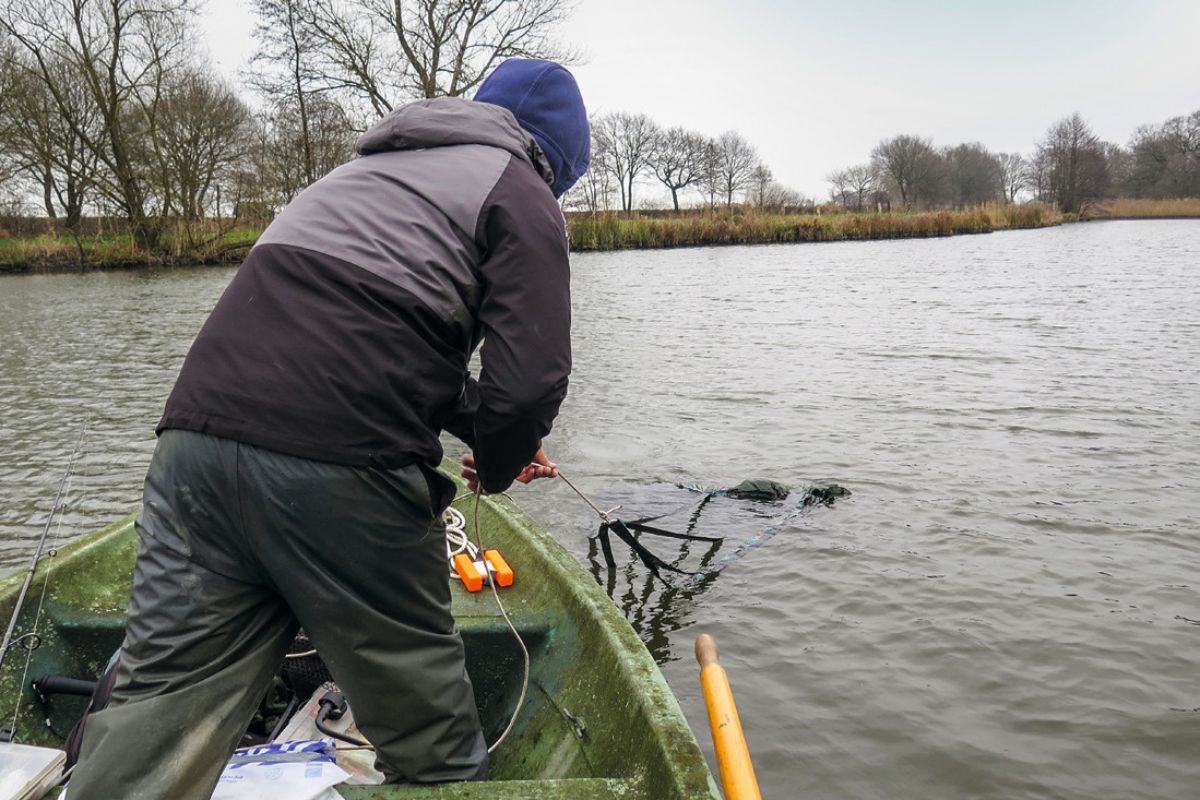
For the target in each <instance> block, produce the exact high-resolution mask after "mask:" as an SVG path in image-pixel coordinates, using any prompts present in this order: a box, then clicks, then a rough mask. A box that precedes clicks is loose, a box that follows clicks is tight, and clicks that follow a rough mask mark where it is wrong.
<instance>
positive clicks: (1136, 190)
mask: <svg viewBox="0 0 1200 800" xmlns="http://www.w3.org/2000/svg"><path fill="white" fill-rule="evenodd" d="M829 184H830V198H831V200H832V201H833V202H835V203H837V204H839V205H841V206H843V207H844V208H846V209H851V210H856V211H863V210H878V209H890V208H892V207H893V206H899V207H901V208H904V209H912V208H937V207H946V206H951V207H963V206H971V205H978V204H981V203H989V202H1002V203H1014V202H1018V201H1019V200H1021V199H1032V200H1037V201H1040V202H1044V203H1049V204H1052V205H1055V206H1057V207H1058V208H1059V209H1061V210H1062V211H1064V212H1067V213H1074V214H1078V213H1081V212H1083V211H1085V210H1086V209H1087V208H1088V206H1090V205H1092V204H1095V203H1096V202H1098V201H1101V200H1104V199H1107V198H1115V197H1135V198H1151V199H1168V198H1182V197H1200V111H1196V112H1193V113H1192V114H1190V115H1188V116H1179V117H1172V118H1171V119H1169V120H1167V121H1166V122H1163V123H1161V124H1157V125H1143V126H1141V127H1139V128H1138V129H1137V130H1136V131H1134V134H1133V136H1132V137H1131V139H1130V141H1129V143H1128V145H1126V146H1124V147H1122V146H1120V145H1116V144H1113V143H1111V142H1105V141H1102V140H1101V139H1100V137H1099V136H1097V135H1096V133H1095V132H1094V131H1093V130H1092V128H1091V126H1089V125H1088V123H1087V122H1086V121H1085V120H1084V119H1083V117H1081V116H1080V115H1079V114H1072V115H1071V116H1068V117H1064V118H1063V119H1060V120H1059V121H1057V122H1055V123H1054V124H1053V125H1051V126H1050V128H1049V129H1048V130H1047V131H1046V133H1045V135H1044V136H1043V137H1042V139H1041V140H1040V141H1038V142H1037V144H1036V145H1035V147H1034V149H1033V151H1032V152H1031V153H1029V154H1021V153H993V152H990V151H989V150H988V149H987V148H986V147H984V146H983V145H982V144H979V143H977V142H976V143H970V144H960V145H955V146H951V147H941V148H938V147H935V146H934V144H933V142H932V141H931V140H930V139H927V138H923V137H920V136H915V135H907V134H906V135H900V136H895V137H892V138H889V139H884V140H883V141H881V142H880V143H879V144H878V145H877V146H876V147H875V149H874V150H872V152H871V156H870V158H869V160H867V161H865V162H863V163H861V164H857V165H854V166H851V167H847V168H846V169H841V170H837V171H836V172H833V173H832V174H831V175H830V176H829Z"/></svg>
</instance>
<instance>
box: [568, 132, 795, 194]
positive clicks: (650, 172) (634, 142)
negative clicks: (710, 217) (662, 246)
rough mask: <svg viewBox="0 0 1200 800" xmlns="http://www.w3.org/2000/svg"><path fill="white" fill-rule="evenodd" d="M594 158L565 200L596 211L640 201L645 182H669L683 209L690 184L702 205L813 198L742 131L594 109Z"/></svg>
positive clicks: (669, 191) (667, 190)
mask: <svg viewBox="0 0 1200 800" xmlns="http://www.w3.org/2000/svg"><path fill="white" fill-rule="evenodd" d="M590 122H591V128H592V165H591V168H590V169H589V170H588V172H587V174H585V175H584V177H583V178H582V179H581V180H580V182H579V183H578V184H577V185H576V187H575V188H574V189H573V190H572V191H571V192H570V193H569V194H568V195H567V197H566V200H565V205H566V206H567V207H568V208H574V209H578V210H583V211H590V212H592V213H595V212H597V211H606V210H611V209H613V208H617V209H619V210H622V211H632V210H633V209H635V208H637V205H636V204H635V200H634V189H635V187H636V186H637V185H638V182H639V181H650V182H652V183H658V184H661V185H662V187H663V188H664V189H665V191H666V192H668V193H669V194H670V196H671V204H672V207H673V208H674V210H675V211H679V210H680V208H681V207H682V204H681V201H680V197H681V195H683V193H684V192H687V191H690V192H691V193H692V195H694V199H695V200H697V201H698V202H699V204H700V205H702V206H705V207H707V208H710V209H712V208H716V207H717V206H720V205H724V206H726V207H732V206H733V204H734V202H735V201H738V202H747V203H750V204H752V205H755V206H758V207H782V206H787V205H799V204H801V203H804V202H806V200H805V198H804V197H803V196H802V195H800V194H799V193H798V192H795V191H793V190H791V189H788V188H787V187H785V186H783V185H781V184H780V183H779V182H778V181H776V180H775V177H774V175H773V174H772V172H771V169H770V168H769V167H768V166H767V165H766V164H765V163H764V162H763V160H762V159H761V158H760V157H759V155H758V151H757V149H756V148H755V147H754V145H752V144H751V143H750V142H749V141H748V140H747V139H746V138H745V137H744V136H743V135H742V134H740V133H738V132H737V131H732V130H731V131H726V132H725V133H722V134H721V135H719V136H716V137H708V136H705V135H703V134H701V133H698V132H696V131H690V130H687V129H686V128H682V127H671V128H663V127H661V126H660V125H658V123H656V122H655V121H654V120H653V119H651V118H650V117H649V116H648V115H646V114H640V113H630V112H625V111H617V112H612V113H609V114H601V115H596V116H593V117H592V118H591V120H590Z"/></svg>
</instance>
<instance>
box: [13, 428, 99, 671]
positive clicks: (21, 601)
mask: <svg viewBox="0 0 1200 800" xmlns="http://www.w3.org/2000/svg"><path fill="white" fill-rule="evenodd" d="M86 431H87V422H86V421H85V422H84V425H83V427H82V428H81V429H80V431H79V438H78V439H77V440H76V441H75V449H74V450H73V451H72V452H71V460H70V462H69V463H68V464H67V471H66V472H65V473H64V474H63V476H62V480H61V481H59V483H58V493H57V494H55V496H54V505H53V506H52V507H51V508H50V515H49V516H48V517H47V518H46V526H45V527H44V528H43V529H42V535H41V538H39V539H38V543H37V549H35V550H34V552H33V558H32V559H30V561H29V569H28V570H27V571H26V573H25V582H24V583H22V584H21V591H20V593H19V594H18V595H17V603H16V605H15V606H13V613H12V617H11V618H10V619H9V621H8V630H6V631H5V632H4V640H3V642H0V665H3V664H4V658H5V656H7V655H8V649H9V648H10V647H11V646H12V645H13V644H14V642H13V632H14V631H15V630H16V628H17V619H18V618H19V617H20V616H21V609H22V608H24V606H25V596H26V595H27V594H28V593H29V587H30V585H31V584H32V583H33V574H34V572H36V571H37V565H38V562H40V561H41V560H42V553H43V551H44V549H45V547H46V537H47V536H48V535H49V534H50V527H51V525H53V523H54V518H55V515H56V514H57V513H58V511H59V509H60V508H61V506H60V505H59V504H60V503H61V501H62V496H63V492H64V491H66V488H67V481H68V480H70V478H71V475H72V473H73V472H74V471H75V459H76V457H77V456H78V455H79V449H80V447H81V446H82V445H83V434H84V433H85V432H86ZM22 638H24V637H22Z"/></svg>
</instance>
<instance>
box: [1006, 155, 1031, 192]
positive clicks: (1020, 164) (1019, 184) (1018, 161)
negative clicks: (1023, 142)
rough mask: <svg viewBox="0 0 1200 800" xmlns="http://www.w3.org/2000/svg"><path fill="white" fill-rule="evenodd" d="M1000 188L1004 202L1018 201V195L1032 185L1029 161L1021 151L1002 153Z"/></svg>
mask: <svg viewBox="0 0 1200 800" xmlns="http://www.w3.org/2000/svg"><path fill="white" fill-rule="evenodd" d="M998 158H999V159H1000V188H1001V190H1002V191H1003V192H1004V202H1006V203H1015V202H1017V195H1019V194H1020V193H1021V192H1023V191H1025V190H1026V189H1028V188H1029V186H1030V174H1029V162H1028V161H1026V160H1025V157H1024V156H1022V155H1021V154H1020V153H1000V154H999V156H998Z"/></svg>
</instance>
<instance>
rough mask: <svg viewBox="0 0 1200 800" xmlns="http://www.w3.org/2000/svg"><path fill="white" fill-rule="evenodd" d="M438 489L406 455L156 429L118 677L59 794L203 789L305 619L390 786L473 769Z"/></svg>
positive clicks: (478, 767) (471, 773)
mask: <svg viewBox="0 0 1200 800" xmlns="http://www.w3.org/2000/svg"><path fill="white" fill-rule="evenodd" d="M446 483H447V484H448V482H446ZM441 487H442V484H441V482H438V483H435V484H434V485H433V487H432V488H431V484H430V482H429V481H428V480H427V478H426V474H425V473H424V472H423V471H422V469H421V468H420V467H416V466H412V467H404V468H400V469H393V470H385V469H374V468H367V467H350V466H343V465H336V464H328V463H324V462H316V461H310V460H307V459H301V458H293V457H291V456H286V455H282V454H279V453H276V452H273V451H269V450H264V449H261V448H257V447H252V446H249V445H245V444H241V443H238V442H235V441H231V440H228V439H219V438H214V437H211V436H206V435H203V434H199V433H192V432H188V431H176V430H168V431H165V432H164V433H163V434H162V436H161V438H160V439H159V443H158V447H157V449H156V450H155V453H154V458H153V461H152V462H151V465H150V470H149V473H148V475H147V477H146V486H145V502H144V506H143V509H142V513H141V515H140V516H139V517H138V521H137V532H138V552H137V566H136V569H135V573H134V581H133V594H132V598H131V600H130V606H129V620H128V624H127V627H126V633H125V641H124V644H123V645H122V649H121V662H120V669H119V672H118V676H117V682H116V686H115V688H114V690H113V694H112V699H111V701H110V703H109V705H108V707H107V708H105V709H104V710H102V711H99V712H97V713H95V714H93V715H92V716H91V717H90V718H89V720H88V722H87V725H86V728H85V733H84V739H83V747H82V751H81V754H80V760H79V764H78V766H77V767H76V768H75V772H74V773H73V775H72V778H71V782H70V785H69V790H68V796H69V797H70V800H208V798H210V796H211V795H212V792H213V788H214V787H215V786H216V783H217V779H218V777H219V776H220V773H221V770H222V768H223V767H224V765H225V762H226V760H227V759H228V757H229V755H230V753H231V752H232V751H233V749H234V747H235V746H236V745H237V743H238V741H239V740H240V738H241V736H242V733H243V731H244V730H245V728H246V726H247V725H248V724H249V722H250V719H251V717H252V715H253V713H254V711H255V709H256V708H257V706H258V703H259V702H260V700H261V699H262V698H263V696H264V694H265V693H266V690H267V688H268V685H269V684H270V681H271V678H272V676H273V675H275V674H276V672H277V671H278V670H279V667H280V664H281V662H282V659H283V655H284V653H285V651H286V648H287V646H288V644H289V643H290V642H291V641H292V638H293V636H294V635H295V633H296V630H297V627H298V626H301V625H302V626H303V627H304V629H305V631H306V632H307V633H308V635H309V637H310V638H311V639H312V642H313V644H314V646H315V647H316V648H317V650H318V652H319V653H320V655H321V657H322V659H323V660H324V661H325V665H326V666H327V667H328V668H329V671H330V672H331V673H332V675H333V678H334V680H335V681H336V682H337V683H338V685H339V687H340V688H341V690H342V691H343V692H344V693H345V694H346V697H347V699H348V700H349V702H350V706H351V708H352V710H353V712H354V718H355V720H356V722H357V723H358V726H359V729H360V730H362V732H363V733H364V734H365V735H366V737H367V738H368V739H369V740H370V741H371V743H372V744H374V745H375V747H376V751H377V768H378V769H379V770H380V771H381V772H382V773H383V774H384V775H385V776H386V777H387V779H388V781H389V782H414V783H434V782H442V781H453V780H468V779H473V778H480V777H483V776H484V775H485V774H486V771H487V747H486V744H485V743H484V740H483V735H482V732H481V730H480V725H479V717H478V712H477V710H476V706H475V700H474V695H473V692H472V688H471V682H470V680H469V679H468V677H467V673H466V665H465V659H464V651H463V643H462V638H461V636H460V635H459V632H458V629H457V628H456V626H455V624H454V619H453V618H452V617H451V615H450V588H449V583H448V578H447V568H446V545H445V532H444V528H443V526H442V524H441V514H440V512H441V510H442V509H443V508H444V506H445V505H446V504H447V503H448V502H449V499H450V498H449V497H447V496H445V495H446V494H448V493H449V492H447V491H445V490H444V489H443V488H441ZM434 495H438V496H437V497H435V496H434Z"/></svg>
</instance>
